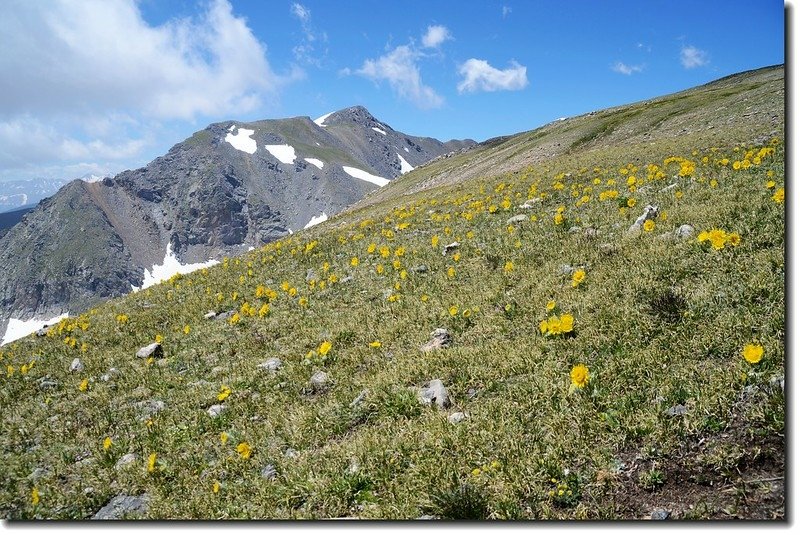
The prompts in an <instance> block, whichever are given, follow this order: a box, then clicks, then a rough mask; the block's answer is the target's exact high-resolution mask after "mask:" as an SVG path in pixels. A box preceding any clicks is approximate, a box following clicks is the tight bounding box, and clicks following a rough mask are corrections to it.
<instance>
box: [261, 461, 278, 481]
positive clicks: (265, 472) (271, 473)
mask: <svg viewBox="0 0 800 535" xmlns="http://www.w3.org/2000/svg"><path fill="white" fill-rule="evenodd" d="M261 477H263V478H264V479H268V480H271V479H275V478H276V477H278V471H277V470H276V469H275V467H274V466H273V465H271V464H268V465H267V466H265V467H264V468H262V469H261Z"/></svg>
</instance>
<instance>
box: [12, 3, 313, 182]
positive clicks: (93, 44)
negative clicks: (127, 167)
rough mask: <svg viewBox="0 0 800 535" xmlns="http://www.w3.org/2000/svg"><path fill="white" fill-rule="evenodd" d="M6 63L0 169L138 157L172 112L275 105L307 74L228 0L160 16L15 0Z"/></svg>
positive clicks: (128, 7) (218, 112)
mask: <svg viewBox="0 0 800 535" xmlns="http://www.w3.org/2000/svg"><path fill="white" fill-rule="evenodd" d="M0 72H2V73H3V74H2V76H0V95H2V98H0V144H3V145H5V146H4V147H0V176H2V175H3V174H5V175H8V174H10V173H12V171H13V169H10V168H9V167H7V166H10V165H23V164H24V168H25V169H26V170H29V169H30V168H31V166H36V165H38V166H40V167H41V168H42V169H45V168H48V169H51V168H52V167H53V165H55V164H58V163H60V164H61V165H62V166H63V168H64V169H67V168H68V166H70V165H75V164H76V163H77V160H80V161H82V162H84V163H87V161H89V160H90V159H93V158H97V159H101V158H107V159H111V160H116V161H120V160H121V159H125V158H136V157H137V156H140V151H141V150H142V148H143V147H145V146H148V145H152V144H153V143H154V141H155V138H156V137H157V135H158V132H155V131H156V130H158V129H159V127H160V125H161V122H162V121H195V120H197V119H198V118H210V119H219V118H225V117H229V116H231V115H240V114H244V113H248V112H252V111H254V110H256V109H259V108H262V107H264V106H271V105H274V104H273V103H274V102H275V101H276V100H277V98H278V95H279V93H280V91H281V90H282V89H283V88H285V87H286V86H287V85H288V84H289V83H291V82H292V81H294V80H296V79H298V78H300V77H301V76H302V72H301V71H299V69H297V68H295V69H294V70H293V71H292V72H291V73H289V74H287V75H281V74H278V73H276V72H275V71H274V70H273V69H272V67H271V66H270V63H269V61H268V60H267V55H266V47H265V45H264V44H263V43H262V42H260V41H259V40H258V39H257V38H256V37H255V35H254V34H253V32H252V31H251V29H250V28H249V27H248V26H247V22H246V20H245V19H244V18H242V17H238V16H236V15H235V14H234V13H233V12H232V8H231V5H230V4H229V3H228V1H227V0H209V1H208V2H207V3H204V4H203V5H202V9H201V12H200V13H198V14H197V15H195V16H192V17H186V18H182V19H173V20H169V21H167V22H165V23H163V24H160V25H153V24H150V23H148V22H147V21H146V20H144V18H143V16H142V13H141V11H140V2H139V1H138V0H41V1H36V2H25V1H17V2H12V3H10V5H7V6H5V9H4V10H3V15H2V17H0ZM15 136H20V137H18V138H15ZM172 141H174V140H172ZM10 147H16V148H17V149H19V152H14V151H13V150H12V149H11V148H10ZM89 164H90V162H89Z"/></svg>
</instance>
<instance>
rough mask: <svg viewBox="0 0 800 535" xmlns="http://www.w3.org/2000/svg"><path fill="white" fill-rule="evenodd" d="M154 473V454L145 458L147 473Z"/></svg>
mask: <svg viewBox="0 0 800 535" xmlns="http://www.w3.org/2000/svg"><path fill="white" fill-rule="evenodd" d="M155 471H156V454H155V453H151V454H150V456H149V457H148V458H147V473H148V474H152V473H153V472H155Z"/></svg>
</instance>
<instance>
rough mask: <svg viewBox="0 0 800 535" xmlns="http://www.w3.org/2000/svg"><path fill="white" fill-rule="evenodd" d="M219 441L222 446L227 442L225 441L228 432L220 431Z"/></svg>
mask: <svg viewBox="0 0 800 535" xmlns="http://www.w3.org/2000/svg"><path fill="white" fill-rule="evenodd" d="M219 441H220V442H222V445H223V446H224V445H225V444H227V443H228V433H226V432H225V431H223V432H222V433H220V434H219Z"/></svg>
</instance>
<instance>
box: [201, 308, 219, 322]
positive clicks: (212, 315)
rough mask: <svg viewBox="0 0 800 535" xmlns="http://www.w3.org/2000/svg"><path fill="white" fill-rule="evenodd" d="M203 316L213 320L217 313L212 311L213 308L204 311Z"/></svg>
mask: <svg viewBox="0 0 800 535" xmlns="http://www.w3.org/2000/svg"><path fill="white" fill-rule="evenodd" d="M203 317H204V318H205V319H207V320H213V319H214V318H216V317H217V313H216V312H214V311H213V310H209V311H208V312H206V313H205V315H203Z"/></svg>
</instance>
